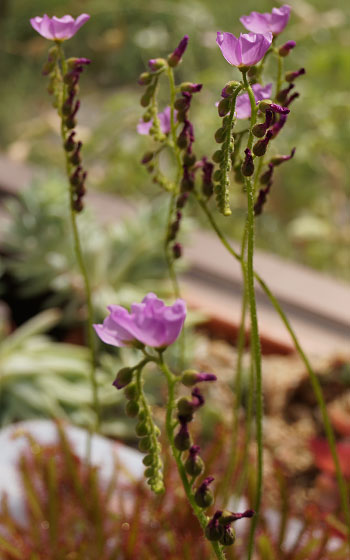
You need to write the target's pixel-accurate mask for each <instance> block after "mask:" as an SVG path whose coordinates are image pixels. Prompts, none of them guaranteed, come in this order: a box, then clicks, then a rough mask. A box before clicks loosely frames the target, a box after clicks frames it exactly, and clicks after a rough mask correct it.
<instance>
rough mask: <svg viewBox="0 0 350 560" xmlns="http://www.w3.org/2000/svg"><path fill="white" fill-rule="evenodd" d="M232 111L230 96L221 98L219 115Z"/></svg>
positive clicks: (222, 115)
mask: <svg viewBox="0 0 350 560" xmlns="http://www.w3.org/2000/svg"><path fill="white" fill-rule="evenodd" d="M229 111H230V98H229V97H224V98H223V99H221V100H220V102H219V105H218V113H219V117H224V116H225V115H227V113H228V112H229Z"/></svg>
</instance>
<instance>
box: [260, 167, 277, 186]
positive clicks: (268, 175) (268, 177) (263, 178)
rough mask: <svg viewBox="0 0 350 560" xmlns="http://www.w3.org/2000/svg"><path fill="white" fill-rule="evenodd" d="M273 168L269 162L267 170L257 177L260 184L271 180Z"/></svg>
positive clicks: (265, 183)
mask: <svg viewBox="0 0 350 560" xmlns="http://www.w3.org/2000/svg"><path fill="white" fill-rule="evenodd" d="M273 170H274V166H273V164H272V163H269V168H268V170H267V171H265V173H263V174H262V175H260V178H259V180H260V183H261V184H262V185H267V184H268V183H269V182H270V181H271V180H272V175H273Z"/></svg>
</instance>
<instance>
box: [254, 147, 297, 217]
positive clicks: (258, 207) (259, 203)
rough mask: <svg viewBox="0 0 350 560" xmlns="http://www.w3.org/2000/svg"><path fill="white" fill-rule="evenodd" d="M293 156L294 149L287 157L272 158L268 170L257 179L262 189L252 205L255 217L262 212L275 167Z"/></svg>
mask: <svg viewBox="0 0 350 560" xmlns="http://www.w3.org/2000/svg"><path fill="white" fill-rule="evenodd" d="M294 154H295V148H293V149H292V151H291V153H290V154H289V156H280V155H278V156H274V157H273V158H272V159H271V160H270V162H269V163H268V168H267V170H266V171H264V173H262V175H260V177H259V181H260V184H261V185H263V186H262V188H261V189H260V190H259V193H258V197H257V200H256V203H255V205H254V213H255V215H256V216H258V215H260V214H261V213H262V211H263V207H264V204H265V202H266V200H267V195H268V194H269V192H270V189H271V187H272V181H273V172H274V169H275V167H276V166H278V165H281V163H284V162H285V161H288V160H290V159H292V157H293V156H294Z"/></svg>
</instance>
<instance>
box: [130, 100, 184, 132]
mask: <svg viewBox="0 0 350 560" xmlns="http://www.w3.org/2000/svg"><path fill="white" fill-rule="evenodd" d="M176 114H177V111H175V112H174V118H175V120H176ZM158 119H159V122H160V130H161V131H162V132H163V134H169V132H170V107H165V109H164V111H162V112H161V113H158ZM152 124H153V120H151V121H148V122H144V121H143V120H142V119H141V120H140V121H139V123H138V125H137V132H138V133H139V134H149V131H150V128H151V127H152Z"/></svg>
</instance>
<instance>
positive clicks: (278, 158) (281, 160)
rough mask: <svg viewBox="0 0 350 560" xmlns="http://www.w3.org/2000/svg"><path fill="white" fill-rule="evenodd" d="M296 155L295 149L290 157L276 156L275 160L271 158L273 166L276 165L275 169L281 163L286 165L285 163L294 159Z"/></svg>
mask: <svg viewBox="0 0 350 560" xmlns="http://www.w3.org/2000/svg"><path fill="white" fill-rule="evenodd" d="M294 154H295V148H293V149H292V151H291V153H290V155H289V156H280V155H278V156H274V157H273V158H271V164H272V165H274V166H275V167H276V165H281V163H284V162H285V161H288V160H290V159H292V157H293V156H294Z"/></svg>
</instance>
